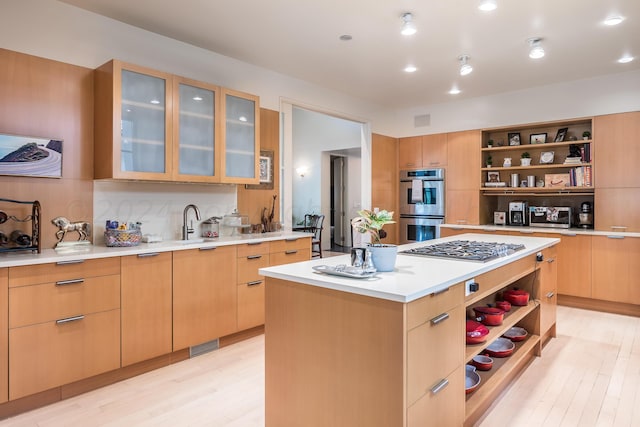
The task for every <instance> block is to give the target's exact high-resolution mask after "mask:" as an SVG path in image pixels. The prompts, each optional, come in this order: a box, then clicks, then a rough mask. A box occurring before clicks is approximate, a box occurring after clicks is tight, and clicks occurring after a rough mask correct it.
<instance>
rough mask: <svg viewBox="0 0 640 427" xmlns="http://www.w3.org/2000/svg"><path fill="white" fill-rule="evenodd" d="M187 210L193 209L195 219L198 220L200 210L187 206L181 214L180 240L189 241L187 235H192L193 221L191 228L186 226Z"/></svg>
mask: <svg viewBox="0 0 640 427" xmlns="http://www.w3.org/2000/svg"><path fill="white" fill-rule="evenodd" d="M189 209H193V212H195V214H196V219H197V220H198V221H199V220H200V210H199V209H198V207H197V206H196V205H194V204H189V205H187V206H185V208H184V211H183V212H182V240H189V234H191V233H193V221H191V227H189V225H188V224H187V214H188V213H189Z"/></svg>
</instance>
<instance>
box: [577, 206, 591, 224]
mask: <svg viewBox="0 0 640 427" xmlns="http://www.w3.org/2000/svg"><path fill="white" fill-rule="evenodd" d="M577 216H578V227H581V228H593V209H592V206H591V203H590V202H584V203H582V204H581V205H580V212H578V215H577Z"/></svg>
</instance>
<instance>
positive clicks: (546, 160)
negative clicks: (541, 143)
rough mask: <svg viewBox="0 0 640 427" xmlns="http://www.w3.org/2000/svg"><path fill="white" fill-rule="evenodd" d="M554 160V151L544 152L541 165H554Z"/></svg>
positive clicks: (541, 156)
mask: <svg viewBox="0 0 640 427" xmlns="http://www.w3.org/2000/svg"><path fill="white" fill-rule="evenodd" d="M553 158H554V152H553V151H543V152H542V153H540V164H541V165H548V164H550V163H553Z"/></svg>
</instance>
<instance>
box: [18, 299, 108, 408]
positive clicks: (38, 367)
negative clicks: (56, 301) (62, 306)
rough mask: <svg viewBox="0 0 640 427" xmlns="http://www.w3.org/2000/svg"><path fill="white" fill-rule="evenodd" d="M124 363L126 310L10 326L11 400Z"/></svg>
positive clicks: (105, 370)
mask: <svg viewBox="0 0 640 427" xmlns="http://www.w3.org/2000/svg"><path fill="white" fill-rule="evenodd" d="M64 320H67V321H66V322H63V323H58V322H60V321H64ZM119 367H120V309H115V310H109V311H103V312H100V313H93V314H88V315H85V316H84V317H83V318H79V319H77V320H71V319H70V318H68V319H59V320H58V321H55V320H52V321H48V322H46V323H39V324H35V325H31V326H25V327H20V328H14V329H11V330H10V331H9V399H10V400H14V399H18V398H20V397H24V396H28V395H30V394H34V393H37V392H39V391H43V390H47V389H50V388H53V387H57V386H60V385H63V384H67V383H71V382H73V381H77V380H80V379H83V378H88V377H91V376H93V375H97V374H100V373H103V372H107V371H110V370H113V369H117V368H119Z"/></svg>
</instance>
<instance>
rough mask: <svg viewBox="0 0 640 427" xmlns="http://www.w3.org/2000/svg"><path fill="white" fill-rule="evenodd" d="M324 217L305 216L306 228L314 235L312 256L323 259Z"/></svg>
mask: <svg viewBox="0 0 640 427" xmlns="http://www.w3.org/2000/svg"><path fill="white" fill-rule="evenodd" d="M323 223H324V215H317V214H306V215H305V216H304V228H306V229H307V231H309V232H311V233H313V237H312V238H311V256H312V257H318V256H319V257H320V258H322V225H323Z"/></svg>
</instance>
